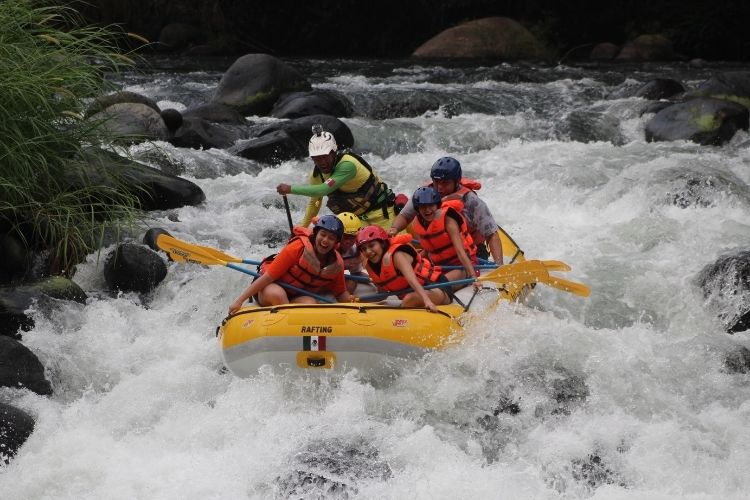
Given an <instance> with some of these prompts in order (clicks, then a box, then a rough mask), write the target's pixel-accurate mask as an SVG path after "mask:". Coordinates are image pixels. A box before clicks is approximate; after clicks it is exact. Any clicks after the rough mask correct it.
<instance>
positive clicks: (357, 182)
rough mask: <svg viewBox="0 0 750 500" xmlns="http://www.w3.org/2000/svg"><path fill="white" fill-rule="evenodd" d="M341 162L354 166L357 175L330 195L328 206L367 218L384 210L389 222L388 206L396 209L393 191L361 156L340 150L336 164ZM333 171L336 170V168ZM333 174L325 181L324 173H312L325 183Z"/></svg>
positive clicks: (335, 211)
mask: <svg viewBox="0 0 750 500" xmlns="http://www.w3.org/2000/svg"><path fill="white" fill-rule="evenodd" d="M342 161H348V162H351V163H353V164H354V166H355V167H356V168H357V174H356V175H355V176H354V178H353V179H351V180H349V181H347V182H345V183H344V184H342V185H341V186H339V187H338V188H337V189H336V190H335V191H333V192H331V193H329V194H328V200H327V201H326V206H327V207H328V208H329V209H331V212H333V213H335V214H340V213H341V212H352V213H353V214H355V215H364V214H366V213H367V212H370V211H372V210H376V209H378V208H381V209H382V210H383V215H384V217H385V218H386V219H387V218H388V207H389V206H393V200H394V198H395V195H394V194H393V192H392V191H391V190H390V189H388V186H387V185H386V184H385V183H384V182H382V181H381V180H380V178H379V177H378V176H377V175H375V173H374V172H373V170H372V167H371V166H370V165H369V164H368V163H367V162H366V161H365V160H364V159H363V158H362V157H361V156H359V155H358V154H355V153H353V152H351V151H349V150H348V149H347V150H344V151H339V152H337V153H336V158H335V159H334V165H338V164H339V163H341V162H342ZM333 168H334V170H335V169H336V167H335V166H334V167H333ZM331 175H332V174H331ZM331 175H327V176H326V177H325V178H324V174H323V173H322V172H321V171H320V169H318V167H315V169H314V170H313V177H318V178H320V181H321V182H325V181H326V179H328V178H330V177H331Z"/></svg>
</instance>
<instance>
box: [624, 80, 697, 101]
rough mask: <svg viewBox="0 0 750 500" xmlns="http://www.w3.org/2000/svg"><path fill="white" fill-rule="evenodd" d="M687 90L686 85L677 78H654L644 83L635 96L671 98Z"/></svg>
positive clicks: (651, 98)
mask: <svg viewBox="0 0 750 500" xmlns="http://www.w3.org/2000/svg"><path fill="white" fill-rule="evenodd" d="M683 92H685V87H683V86H682V84H681V83H680V82H678V81H677V80H672V79H671V78H654V79H653V80H650V81H648V82H646V83H644V84H643V86H642V87H641V88H639V89H638V90H637V91H636V93H635V97H642V98H644V99H650V100H657V99H669V98H670V97H672V96H675V95H677V94H681V93H683Z"/></svg>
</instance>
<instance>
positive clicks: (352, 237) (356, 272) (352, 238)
mask: <svg viewBox="0 0 750 500" xmlns="http://www.w3.org/2000/svg"><path fill="white" fill-rule="evenodd" d="M336 217H338V219H339V220H340V221H341V222H342V224H344V236H342V237H341V245H339V253H340V254H341V258H342V259H344V269H345V270H346V271H349V274H350V275H352V276H367V273H366V272H365V270H364V268H363V267H362V261H361V260H360V258H359V252H358V251H357V233H359V230H360V229H362V221H361V220H360V218H359V217H357V216H356V215H354V214H353V213H351V212H342V213H340V214H338V215H337V216H336ZM346 288H347V290H349V293H354V289H355V288H357V282H356V281H354V280H348V281H347V282H346Z"/></svg>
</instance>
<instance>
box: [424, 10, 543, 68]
mask: <svg viewBox="0 0 750 500" xmlns="http://www.w3.org/2000/svg"><path fill="white" fill-rule="evenodd" d="M545 55H546V54H545V50H544V47H543V46H542V44H541V43H539V41H538V40H537V39H536V38H535V37H534V35H532V34H531V33H530V32H529V31H528V30H527V29H526V28H524V27H523V26H521V25H520V24H518V23H517V22H516V21H514V20H513V19H509V18H507V17H487V18H484V19H477V20H474V21H469V22H467V23H464V24H460V25H458V26H455V27H453V28H449V29H447V30H445V31H443V32H441V33H439V34H438V35H436V36H434V37H432V38H431V39H429V40H428V41H426V42H425V43H423V44H422V45H420V46H419V47H418V48H417V50H415V51H414V53H413V54H412V56H413V57H420V58H456V59H506V60H514V59H542V58H544V57H545Z"/></svg>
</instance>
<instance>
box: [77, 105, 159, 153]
mask: <svg viewBox="0 0 750 500" xmlns="http://www.w3.org/2000/svg"><path fill="white" fill-rule="evenodd" d="M89 119H90V120H92V121H101V122H102V124H103V127H104V129H105V130H106V131H107V133H108V134H111V135H112V136H114V137H116V139H117V141H118V142H121V143H126V144H129V143H139V142H143V141H149V140H166V139H167V138H168V137H169V129H167V125H166V124H165V123H164V119H163V118H162V117H161V114H160V113H159V112H158V111H155V110H153V109H152V108H151V107H149V106H147V105H145V104H140V103H129V102H124V103H119V104H113V105H112V106H109V107H107V108H105V109H104V110H103V111H100V112H99V113H96V114H95V115H92V116H91V118H89Z"/></svg>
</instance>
